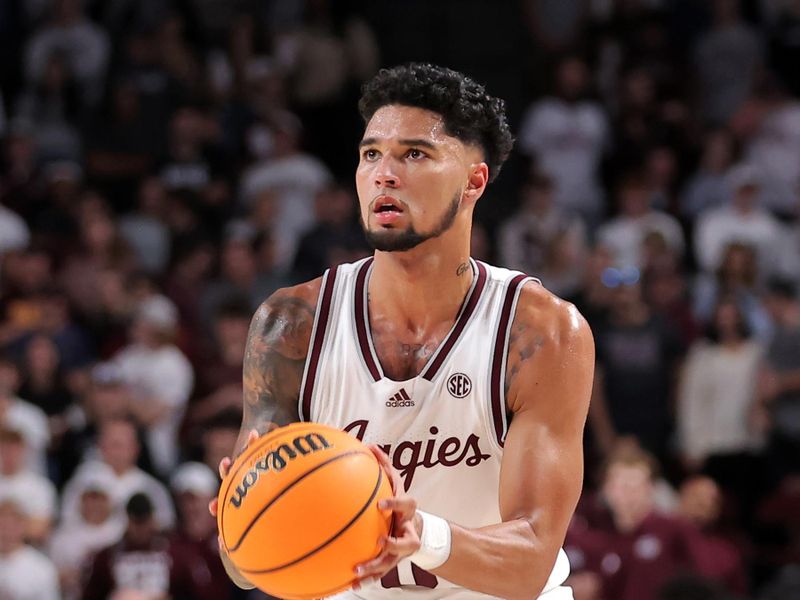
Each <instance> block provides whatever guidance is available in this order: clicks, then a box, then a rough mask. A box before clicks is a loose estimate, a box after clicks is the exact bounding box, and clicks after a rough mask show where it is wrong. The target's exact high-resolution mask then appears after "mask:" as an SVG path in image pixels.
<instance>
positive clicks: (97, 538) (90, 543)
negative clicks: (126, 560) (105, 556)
mask: <svg viewBox="0 0 800 600" xmlns="http://www.w3.org/2000/svg"><path fill="white" fill-rule="evenodd" d="M124 531H125V524H124V523H122V522H120V521H119V520H118V519H112V518H110V519H108V520H107V521H106V522H105V523H103V524H101V525H91V524H89V523H86V522H84V521H83V520H80V521H78V522H72V523H65V524H63V525H61V526H60V527H59V528H58V529H56V530H55V532H54V533H53V536H52V538H50V544H49V548H48V551H47V553H48V554H49V555H50V558H51V559H52V560H53V563H54V564H55V565H56V567H58V569H59V570H65V571H66V570H74V569H80V568H81V567H82V566H83V564H84V562H85V561H86V559H87V558H89V557H90V556H91V555H93V554H95V553H96V552H98V551H99V550H102V549H103V548H106V547H108V546H111V545H112V544H115V543H116V542H118V541H119V540H120V538H121V537H122V534H123V532H124Z"/></svg>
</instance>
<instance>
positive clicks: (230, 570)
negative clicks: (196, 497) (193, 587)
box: [208, 429, 258, 589]
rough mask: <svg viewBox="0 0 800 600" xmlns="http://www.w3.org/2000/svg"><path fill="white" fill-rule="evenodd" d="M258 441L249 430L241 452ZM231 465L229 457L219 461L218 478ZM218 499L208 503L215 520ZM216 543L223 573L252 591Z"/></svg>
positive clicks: (228, 469) (224, 551) (256, 434)
mask: <svg viewBox="0 0 800 600" xmlns="http://www.w3.org/2000/svg"><path fill="white" fill-rule="evenodd" d="M257 439H258V431H256V430H255V429H253V430H251V431H250V433H249V434H248V435H247V442H245V445H244V447H243V448H242V452H244V451H245V450H246V449H247V447H248V446H249V445H250V444H252V443H253V442H255V441H256V440H257ZM232 464H233V460H231V458H230V456H226V457H224V458H223V459H222V460H221V461H219V467H218V469H219V476H220V478H221V479H225V477H226V476H227V475H228V472H229V471H230V470H231V465H232ZM218 508H219V506H218V499H217V497H216V496H215V497H214V499H213V500H211V502H209V503H208V512H210V513H211V514H212V515H213V517H214V518H215V519H216V518H217V510H218ZM217 543H218V545H219V556H220V558H221V559H222V566H223V567H225V572H226V573H227V574H228V577H230V578H231V581H233V583H235V584H236V585H237V586H239V587H240V588H242V589H252V588H254V587H255V586H254V585H253V584H252V583H250V582H249V581H248V580H247V579H245V578H244V576H242V574H241V573H239V571H238V570H237V569H236V566H235V565H234V564H233V562H232V561H231V559H230V557H229V556H228V552H227V551H226V550H225V546H224V545H223V543H222V538H221V537H220V536H217Z"/></svg>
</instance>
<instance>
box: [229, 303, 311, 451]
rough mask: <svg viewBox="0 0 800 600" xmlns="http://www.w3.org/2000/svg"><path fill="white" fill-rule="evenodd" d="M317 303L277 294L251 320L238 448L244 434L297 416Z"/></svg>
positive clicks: (263, 431) (240, 445)
mask: <svg viewBox="0 0 800 600" xmlns="http://www.w3.org/2000/svg"><path fill="white" fill-rule="evenodd" d="M314 312H315V307H314V306H313V305H311V304H309V303H308V302H307V301H305V300H304V299H302V298H298V297H295V296H288V295H286V294H279V295H276V296H272V297H271V298H269V299H268V300H267V301H266V302H264V304H262V305H261V307H259V309H258V311H256V314H255V315H254V316H253V320H252V321H251V323H250V331H249V332H248V334H247V346H246V348H245V354H244V368H243V373H242V378H243V384H244V415H243V419H242V433H241V435H240V436H239V441H238V442H237V452H238V451H239V450H240V449H241V447H242V446H243V445H244V441H245V440H246V439H247V434H248V433H249V432H250V430H252V429H255V430H257V431H258V433H259V434H261V435H263V434H264V433H266V432H268V431H270V430H271V429H273V428H274V427H276V426H282V425H286V424H287V423H291V422H294V421H297V420H299V415H298V412H297V403H298V399H299V396H300V385H301V381H302V378H303V370H304V368H305V361H306V355H307V353H308V343H309V339H310V337H311V330H312V328H313V325H314Z"/></svg>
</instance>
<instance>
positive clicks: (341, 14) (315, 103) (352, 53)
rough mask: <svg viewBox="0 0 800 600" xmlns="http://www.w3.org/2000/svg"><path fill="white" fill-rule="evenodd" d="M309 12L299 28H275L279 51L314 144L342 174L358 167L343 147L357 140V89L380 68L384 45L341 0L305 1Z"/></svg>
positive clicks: (314, 149)
mask: <svg viewBox="0 0 800 600" xmlns="http://www.w3.org/2000/svg"><path fill="white" fill-rule="evenodd" d="M304 13H305V14H304V19H303V23H302V24H301V25H300V26H299V27H295V28H292V29H289V30H285V31H276V32H275V54H276V57H277V58H278V61H279V66H280V67H282V69H283V70H284V71H285V72H286V76H287V83H288V93H289V96H290V98H291V100H292V101H293V104H294V105H295V106H296V107H297V109H298V111H299V115H300V117H301V118H302V120H303V123H304V124H305V126H306V131H307V132H308V142H309V144H308V147H309V149H310V150H311V151H312V152H313V153H314V154H315V155H316V156H319V157H320V158H321V159H322V160H323V161H324V162H325V163H326V164H328V165H330V166H331V167H332V168H333V169H334V171H335V172H336V173H337V174H342V173H345V172H348V169H350V168H352V166H354V157H355V155H354V154H349V155H348V154H347V153H343V152H341V148H342V146H341V145H340V144H342V143H344V144H345V145H349V146H350V147H351V148H352V147H355V145H356V143H357V140H358V138H357V137H355V136H354V135H353V134H354V132H355V131H358V125H359V124H358V121H357V119H358V117H357V116H356V114H355V113H354V112H352V107H353V103H354V102H355V101H356V99H355V97H354V96H355V93H354V92H356V90H358V87H359V86H360V85H361V84H362V83H363V82H364V81H366V80H367V79H368V78H369V77H370V76H372V75H373V74H374V73H375V71H377V70H378V66H379V63H378V61H379V46H378V43H377V40H376V39H375V34H374V33H373V31H372V28H371V27H370V25H369V23H367V22H366V21H365V20H364V19H363V18H362V17H361V16H360V15H359V14H357V13H356V12H355V11H353V10H350V11H347V10H343V9H342V7H341V6H340V5H339V4H337V3H336V2H332V1H331V0H322V1H317V2H309V3H306V4H305V6H304ZM346 116H349V117H350V118H349V119H347V118H345V117H346ZM322 131H326V132H327V133H326V135H321V134H320V132H322ZM334 140H335V143H334ZM348 159H349V160H348Z"/></svg>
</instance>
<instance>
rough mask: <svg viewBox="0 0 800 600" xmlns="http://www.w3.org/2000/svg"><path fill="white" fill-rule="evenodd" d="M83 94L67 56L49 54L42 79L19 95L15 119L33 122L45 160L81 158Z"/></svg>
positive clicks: (41, 156)
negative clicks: (79, 128)
mask: <svg viewBox="0 0 800 600" xmlns="http://www.w3.org/2000/svg"><path fill="white" fill-rule="evenodd" d="M81 100H82V99H81V97H80V89H79V86H78V85H77V82H76V81H75V80H74V79H73V77H72V73H71V72H70V68H69V66H68V65H67V64H66V63H65V60H64V57H63V56H59V55H57V54H56V53H52V54H51V55H50V56H48V57H47V62H46V65H45V68H44V73H43V76H42V79H41V80H40V81H36V82H31V86H30V88H29V89H28V90H27V91H26V92H25V93H24V94H23V95H22V96H21V97H20V98H19V101H18V102H17V110H16V115H15V118H16V119H19V120H22V121H25V122H27V123H30V124H31V127H32V128H33V135H34V139H35V141H36V147H37V148H38V154H39V159H40V160H43V161H52V160H72V161H77V160H80V159H81V155H82V147H81V146H82V145H81V139H80V134H79V132H78V129H77V127H76V124H77V123H78V122H79V120H80V118H81V117H82V115H81V112H82V111H81Z"/></svg>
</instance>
